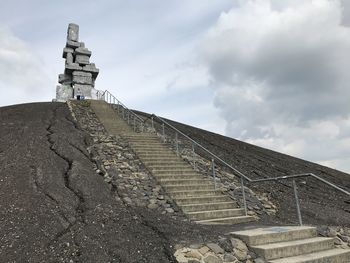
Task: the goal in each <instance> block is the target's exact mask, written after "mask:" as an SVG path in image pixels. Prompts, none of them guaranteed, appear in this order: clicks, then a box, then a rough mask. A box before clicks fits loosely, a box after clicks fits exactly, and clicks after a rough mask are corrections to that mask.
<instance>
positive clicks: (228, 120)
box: [0, 0, 350, 172]
mask: <svg viewBox="0 0 350 263" xmlns="http://www.w3.org/2000/svg"><path fill="white" fill-rule="evenodd" d="M349 2H350V1H346V0H344V1H336V0H314V1H311V0H310V1H308V0H270V1H268V0H256V1H249V0H246V1H239V0H237V1H234V0H215V1H213V0H172V1H171V0H170V1H164V0H147V1H146V0H130V1H122V0H99V1H95V0H84V1H78V0H77V1H67V0H61V1H49V0H46V1H45V0H30V1H20V0H2V1H1V8H0V92H1V96H0V106H5V105H11V104H17V103H24V102H34V101H50V100H51V99H52V98H53V97H54V96H55V86H56V85H57V75H58V74H59V73H61V72H62V71H63V67H64V60H63V59H62V49H63V47H64V45H65V38H66V30H67V25H68V23H70V22H74V23H77V24H79V25H80V40H81V41H84V42H85V44H86V47H88V48H89V49H90V50H91V51H92V57H91V61H92V62H95V63H96V65H97V67H98V68H100V75H99V77H98V78H97V81H96V88H98V89H102V90H104V89H108V90H110V91H112V93H114V94H115V95H116V96H117V97H118V98H119V99H120V100H121V101H123V102H124V103H125V104H126V105H128V106H129V107H130V108H134V109H138V110H142V111H146V112H149V113H156V114H158V115H161V116H165V117H168V118H171V119H174V120H177V121H180V122H184V123H187V124H190V125H193V126H197V127H201V128H203V129H207V130H211V131H214V132H217V133H221V134H224V135H227V136H230V137H234V138H237V139H241V140H244V141H247V142H250V143H253V144H257V145H260V146H263V147H266V148H270V149H274V150H277V151H280V152H284V153H287V154H290V155H293V156H297V157H300V158H304V159H307V160H311V161H315V162H318V163H321V164H324V165H327V166H330V167H334V168H337V169H340V170H343V171H347V172H350V116H349V113H350V87H349V85H350V84H349V83H350V73H349V72H350V3H349Z"/></svg>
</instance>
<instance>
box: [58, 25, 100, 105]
mask: <svg viewBox="0 0 350 263" xmlns="http://www.w3.org/2000/svg"><path fill="white" fill-rule="evenodd" d="M62 57H63V58H64V59H65V60H66V61H65V68H64V73H63V74H60V75H59V76H58V82H59V83H60V84H61V85H59V86H57V88H56V100H57V101H62V102H64V101H67V100H69V99H73V98H76V97H77V96H79V97H82V96H84V97H85V98H88V99H96V98H97V90H95V88H94V87H95V80H96V78H97V75H98V73H99V69H98V68H96V66H95V64H94V63H91V62H90V57H91V51H90V50H89V49H87V48H86V47H85V44H84V42H79V26H78V25H77V24H73V23H70V24H69V25H68V30H67V42H66V46H65V47H64V49H63V54H62Z"/></svg>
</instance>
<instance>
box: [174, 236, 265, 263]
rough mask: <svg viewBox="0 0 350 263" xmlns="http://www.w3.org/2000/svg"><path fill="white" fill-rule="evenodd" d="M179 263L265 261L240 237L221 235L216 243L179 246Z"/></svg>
mask: <svg viewBox="0 0 350 263" xmlns="http://www.w3.org/2000/svg"><path fill="white" fill-rule="evenodd" d="M175 257H176V260H177V261H178V262H179V263H223V262H230V263H242V262H244V263H253V262H254V263H264V262H265V261H264V260H263V259H262V258H259V257H258V256H257V255H256V254H255V253H254V252H252V251H249V249H248V247H247V245H246V244H245V243H244V242H243V241H241V240H240V239H237V238H233V237H230V236H228V237H221V238H219V239H218V241H217V242H216V243H206V244H196V245H191V246H190V247H177V250H176V252H175Z"/></svg>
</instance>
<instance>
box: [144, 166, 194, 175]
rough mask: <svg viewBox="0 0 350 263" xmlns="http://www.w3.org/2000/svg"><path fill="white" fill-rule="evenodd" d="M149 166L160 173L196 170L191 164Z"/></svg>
mask: <svg viewBox="0 0 350 263" xmlns="http://www.w3.org/2000/svg"><path fill="white" fill-rule="evenodd" d="M148 167H149V168H150V169H151V170H152V171H154V172H155V173H158V174H169V173H171V172H173V173H183V172H194V170H193V169H192V168H191V166H189V165H186V164H184V165H178V164H175V165H171V164H168V165H166V166H165V165H148Z"/></svg>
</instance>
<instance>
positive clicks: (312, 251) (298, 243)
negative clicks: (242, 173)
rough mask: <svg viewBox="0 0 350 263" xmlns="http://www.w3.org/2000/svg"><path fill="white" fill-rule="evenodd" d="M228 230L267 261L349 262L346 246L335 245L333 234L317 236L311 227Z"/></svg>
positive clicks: (292, 262)
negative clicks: (344, 247)
mask: <svg viewBox="0 0 350 263" xmlns="http://www.w3.org/2000/svg"><path fill="white" fill-rule="evenodd" d="M232 234H233V235H234V236H235V237H237V238H239V239H241V240H243V241H244V242H245V243H246V244H247V245H248V246H249V247H250V248H251V249H252V250H253V251H255V252H256V253H257V254H258V255H259V256H261V257H262V258H264V259H265V260H266V261H267V262H269V263H349V262H350V250H349V249H341V248H335V246H334V239H333V238H325V237H318V236H317V231H316V228H315V227H309V226H301V227H295V226H287V227H268V228H257V229H252V230H245V231H238V232H233V233H232Z"/></svg>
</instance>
